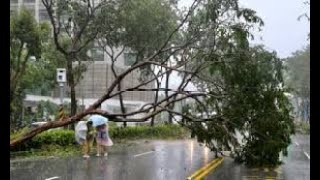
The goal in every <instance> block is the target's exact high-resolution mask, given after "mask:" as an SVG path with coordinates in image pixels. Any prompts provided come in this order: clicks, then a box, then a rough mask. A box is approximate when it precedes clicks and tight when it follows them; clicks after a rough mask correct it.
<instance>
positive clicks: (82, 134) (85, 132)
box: [75, 121, 96, 158]
mask: <svg viewBox="0 0 320 180" xmlns="http://www.w3.org/2000/svg"><path fill="white" fill-rule="evenodd" d="M95 134H96V132H95V130H94V128H93V127H92V121H80V122H79V123H78V124H77V126H76V127H75V135H76V140H77V142H78V143H79V144H81V145H82V152H83V157H84V158H89V157H90V156H89V152H90V149H91V146H92V144H93V140H94V138H95Z"/></svg>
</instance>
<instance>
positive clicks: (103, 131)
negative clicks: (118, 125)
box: [96, 124, 113, 156]
mask: <svg viewBox="0 0 320 180" xmlns="http://www.w3.org/2000/svg"><path fill="white" fill-rule="evenodd" d="M96 141H97V156H100V155H104V156H108V153H107V152H106V151H107V146H112V145H113V142H112V140H111V139H110V137H109V131H108V126H107V125H106V124H103V125H100V126H97V136H96Z"/></svg>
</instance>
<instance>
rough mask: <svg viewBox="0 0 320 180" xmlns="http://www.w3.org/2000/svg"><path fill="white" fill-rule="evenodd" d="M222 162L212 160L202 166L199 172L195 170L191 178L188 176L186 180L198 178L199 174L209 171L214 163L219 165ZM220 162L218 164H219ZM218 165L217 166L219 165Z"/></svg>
mask: <svg viewBox="0 0 320 180" xmlns="http://www.w3.org/2000/svg"><path fill="white" fill-rule="evenodd" d="M220 161H221V162H222V161H223V158H221V157H220V158H217V159H214V160H213V161H211V162H210V163H209V164H207V165H205V166H203V167H202V168H200V169H199V170H197V171H196V172H194V173H193V174H192V175H191V176H189V177H188V178H187V179H188V180H192V179H194V178H196V177H197V176H199V175H200V174H202V173H203V172H205V171H206V170H207V169H209V168H210V167H211V166H213V165H215V164H216V163H219V162H220ZM221 162H220V163H221ZM220 163H219V164H220Z"/></svg>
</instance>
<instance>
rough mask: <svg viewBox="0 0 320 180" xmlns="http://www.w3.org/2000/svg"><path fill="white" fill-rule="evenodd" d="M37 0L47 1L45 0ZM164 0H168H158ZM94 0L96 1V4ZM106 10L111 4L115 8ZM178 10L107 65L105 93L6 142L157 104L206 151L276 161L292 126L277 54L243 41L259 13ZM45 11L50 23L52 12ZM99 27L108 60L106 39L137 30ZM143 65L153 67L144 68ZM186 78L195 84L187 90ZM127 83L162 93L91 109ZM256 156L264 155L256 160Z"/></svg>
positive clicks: (211, 2) (213, 3)
mask: <svg viewBox="0 0 320 180" xmlns="http://www.w3.org/2000/svg"><path fill="white" fill-rule="evenodd" d="M43 1H47V4H53V2H52V1H53V0H43ZM49 1H50V3H48V2H49ZM103 2H104V1H102V3H103ZM110 2H114V3H115V7H118V6H117V5H119V4H117V3H119V2H122V3H126V1H108V3H110ZM168 2H171V1H164V3H168ZM67 3H68V2H67ZM104 3H105V2H104ZM171 3H172V2H171ZM120 5H121V4H120ZM169 5H170V6H168V7H171V6H174V4H170V3H169ZM101 7H104V6H103V4H101ZM108 8H109V6H108ZM97 10H98V9H97ZM113 10H115V11H116V10H117V8H114V9H113ZM99 12H104V11H99ZM52 14H53V13H52ZM88 14H90V13H88ZM115 14H117V13H115ZM49 15H50V14H49ZM108 17H109V18H112V16H108ZM178 17H179V21H177V22H178V23H177V24H176V27H175V28H174V29H172V31H171V32H170V33H168V34H166V35H165V36H161V41H159V42H161V43H159V44H157V46H156V48H154V47H153V48H151V50H150V49H149V51H147V53H141V57H140V58H137V59H136V61H135V62H134V63H133V64H132V65H131V66H130V67H129V68H127V69H125V70H124V71H123V72H120V73H118V72H115V71H114V72H113V75H114V80H113V82H112V83H111V84H110V86H109V87H108V89H107V91H106V92H105V94H104V95H103V96H102V97H101V98H100V99H98V100H97V101H96V102H95V103H93V104H92V105H91V106H90V107H88V108H87V109H85V110H84V111H83V112H81V113H77V114H75V115H72V116H70V117H65V118H63V119H59V120H56V121H53V122H48V123H46V124H44V125H43V126H40V127H37V128H35V129H33V130H31V131H30V132H27V133H26V134H25V135H23V136H21V137H18V138H17V139H14V140H12V141H10V147H14V146H16V145H18V144H21V143H23V142H25V141H27V140H29V139H30V138H32V137H34V136H36V135H37V134H39V133H41V132H43V131H46V130H48V129H51V128H57V127H62V126H66V125H69V124H73V123H75V122H77V121H79V120H81V119H83V118H84V117H85V116H87V115H91V114H100V115H102V116H105V117H107V118H109V120H110V121H114V122H145V121H148V120H150V119H152V118H153V117H155V116H156V115H158V114H160V113H162V112H167V113H169V115H170V117H174V115H178V116H181V117H182V119H183V121H182V122H179V123H181V124H182V125H184V126H186V127H188V128H189V129H191V130H192V132H193V134H195V135H196V137H197V138H198V141H200V142H205V143H206V144H207V145H208V146H209V148H210V149H211V150H212V151H215V152H218V151H222V150H223V149H228V150H232V149H233V150H234V149H237V148H241V149H242V150H243V152H239V157H241V158H242V159H245V161H246V162H248V164H255V163H256V162H258V163H259V162H263V164H264V163H265V162H266V163H271V164H272V165H275V164H277V163H278V159H279V157H278V156H277V154H279V152H280V151H284V150H285V148H286V147H287V146H288V145H289V144H290V138H289V137H290V134H292V133H293V129H292V119H291V118H290V115H289V113H290V108H289V107H288V102H287V99H286V97H285V96H284V92H285V91H286V89H285V88H284V86H283V79H282V73H281V72H282V68H283V67H282V62H281V61H280V60H279V59H278V58H277V57H276V54H275V53H270V52H267V51H266V50H264V48H263V47H260V46H259V47H250V46H249V40H248V38H249V37H250V35H251V34H250V30H251V28H253V27H256V26H258V27H261V26H262V25H263V22H262V20H261V19H260V18H259V17H258V16H256V13H255V11H253V10H251V9H246V8H239V7H238V1H237V0H228V1H220V0H195V1H194V2H193V3H192V5H191V6H190V8H189V10H188V11H186V12H185V13H182V14H180V15H179V16H178ZM90 18H97V19H95V20H94V22H99V18H105V17H104V16H94V15H91V16H90ZM51 19H52V23H54V21H53V19H54V18H51ZM146 23H147V22H146ZM101 24H103V23H101ZM104 25H105V24H104ZM160 25H161V24H160ZM100 28H101V29H100ZM105 28H107V29H108V28H109V27H108V26H107V27H103V28H102V27H101V26H99V25H97V29H98V30H100V31H98V33H97V38H98V39H97V41H100V45H101V46H102V47H103V48H104V49H105V48H106V46H108V47H109V49H111V53H110V52H109V51H106V52H105V53H107V54H108V53H109V54H108V56H109V57H110V59H111V62H112V66H113V65H114V63H115V62H116V61H117V57H118V56H119V54H115V53H114V52H113V51H112V48H113V47H112V46H115V44H117V43H118V44H117V45H116V47H117V46H119V47H123V48H122V50H121V51H120V53H122V52H123V49H124V47H126V46H127V47H129V48H132V49H134V48H133V45H132V44H131V45H130V43H131V41H132V39H134V38H137V37H139V36H138V35H141V34H140V33H142V34H143V32H140V33H136V34H137V37H135V36H134V37H132V39H129V40H128V39H127V38H119V39H118V40H119V42H118V40H115V39H111V40H112V41H111V40H110V39H109V37H108V36H104V35H110V32H112V29H111V31H110V32H109V31H106V29H105ZM112 28H114V26H112ZM102 29H103V30H102ZM127 29H130V28H127ZM127 29H126V28H122V26H121V24H120V25H119V24H117V28H115V29H113V31H116V32H115V34H118V33H119V31H120V32H121V33H119V34H122V33H124V32H125V31H127ZM57 30H58V29H57ZM123 31H124V32H123ZM128 31H129V30H128ZM104 32H107V34H104ZM111 34H112V33H111ZM115 34H113V35H115ZM119 34H118V35H119ZM119 36H120V35H119ZM90 37H91V36H90ZM106 37H107V38H106ZM110 41H111V42H110ZM113 42H114V43H113ZM137 44H138V45H137ZM56 45H57V48H58V49H59V48H63V47H62V46H60V47H59V46H58V45H59V43H56ZM134 45H137V47H135V50H136V51H139V50H140V48H141V49H142V50H143V49H144V48H149V47H147V46H142V47H141V46H140V44H139V43H135V44H134ZM142 50H141V51H142ZM72 53H77V52H75V51H72ZM74 57H76V56H74ZM150 67H153V68H150ZM155 67H157V69H158V70H157V71H155ZM150 69H153V71H152V70H151V71H152V72H151V75H150ZM144 70H149V75H148V73H147V75H146V76H145V78H142V79H141V81H139V83H138V84H137V85H135V86H133V87H126V88H123V87H122V86H121V83H122V82H123V80H124V78H126V77H127V76H128V75H129V74H130V73H132V72H134V71H138V72H142V71H144ZM172 73H178V74H179V77H180V80H179V81H176V84H175V85H176V88H170V87H169V86H168V81H169V79H170V78H169V76H171V75H172ZM164 78H165V79H166V81H165V83H166V85H165V88H161V87H162V86H161V82H162V79H164ZM191 82H192V83H193V84H194V85H195V86H196V89H197V90H194V91H191V90H187V86H188V85H189V84H190V83H191ZM147 84H156V87H155V88H145V85H147ZM132 91H146V92H149V91H153V92H155V95H157V94H158V93H159V92H161V91H164V92H165V96H164V98H162V99H160V98H155V100H154V101H153V102H150V103H147V104H145V105H144V106H142V107H141V108H138V109H136V110H132V111H130V112H127V111H125V110H123V109H122V111H121V113H113V112H110V111H106V110H101V109H99V107H100V106H101V104H102V103H103V102H105V101H108V100H109V99H111V98H113V97H117V96H118V97H120V98H119V101H120V102H121V101H122V98H121V96H123V95H124V94H125V93H128V92H132ZM186 100H189V103H188V104H186V107H184V110H183V111H180V110H176V109H175V105H176V104H177V103H181V102H182V101H186ZM120 104H121V103H120ZM121 106H123V104H122V105H121ZM134 115H139V118H135V117H133V116H134ZM264 125H270V126H268V127H269V128H270V129H267V128H264ZM279 127H281V128H279ZM236 131H239V132H240V133H241V134H242V135H243V136H244V139H245V140H246V143H247V144H246V145H247V146H246V145H244V146H241V145H240V144H239V142H238V140H237V137H236V136H237V135H236ZM247 133H249V134H247ZM263 138H264V140H266V142H268V143H269V145H270V147H264V146H263V144H261V142H259V141H260V140H261V139H263ZM262 142H263V141H262ZM275 142H276V143H275ZM248 147H250V148H248ZM261 147H262V148H261ZM271 147H272V148H271ZM253 150H254V151H253ZM261 152H262V154H261ZM266 154H267V155H266ZM268 154H270V156H268ZM263 159H266V160H265V161H262V160H263Z"/></svg>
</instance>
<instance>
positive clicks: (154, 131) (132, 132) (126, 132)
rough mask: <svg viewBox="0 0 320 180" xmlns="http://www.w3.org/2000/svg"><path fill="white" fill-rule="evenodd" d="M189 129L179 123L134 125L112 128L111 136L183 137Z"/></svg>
mask: <svg viewBox="0 0 320 180" xmlns="http://www.w3.org/2000/svg"><path fill="white" fill-rule="evenodd" d="M186 134H187V130H185V129H184V128H182V127H181V126H179V125H157V126H155V127H150V126H134V127H127V128H122V127H115V128H110V136H111V137H112V138H114V139H131V140H132V139H171V138H183V137H185V136H186Z"/></svg>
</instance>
